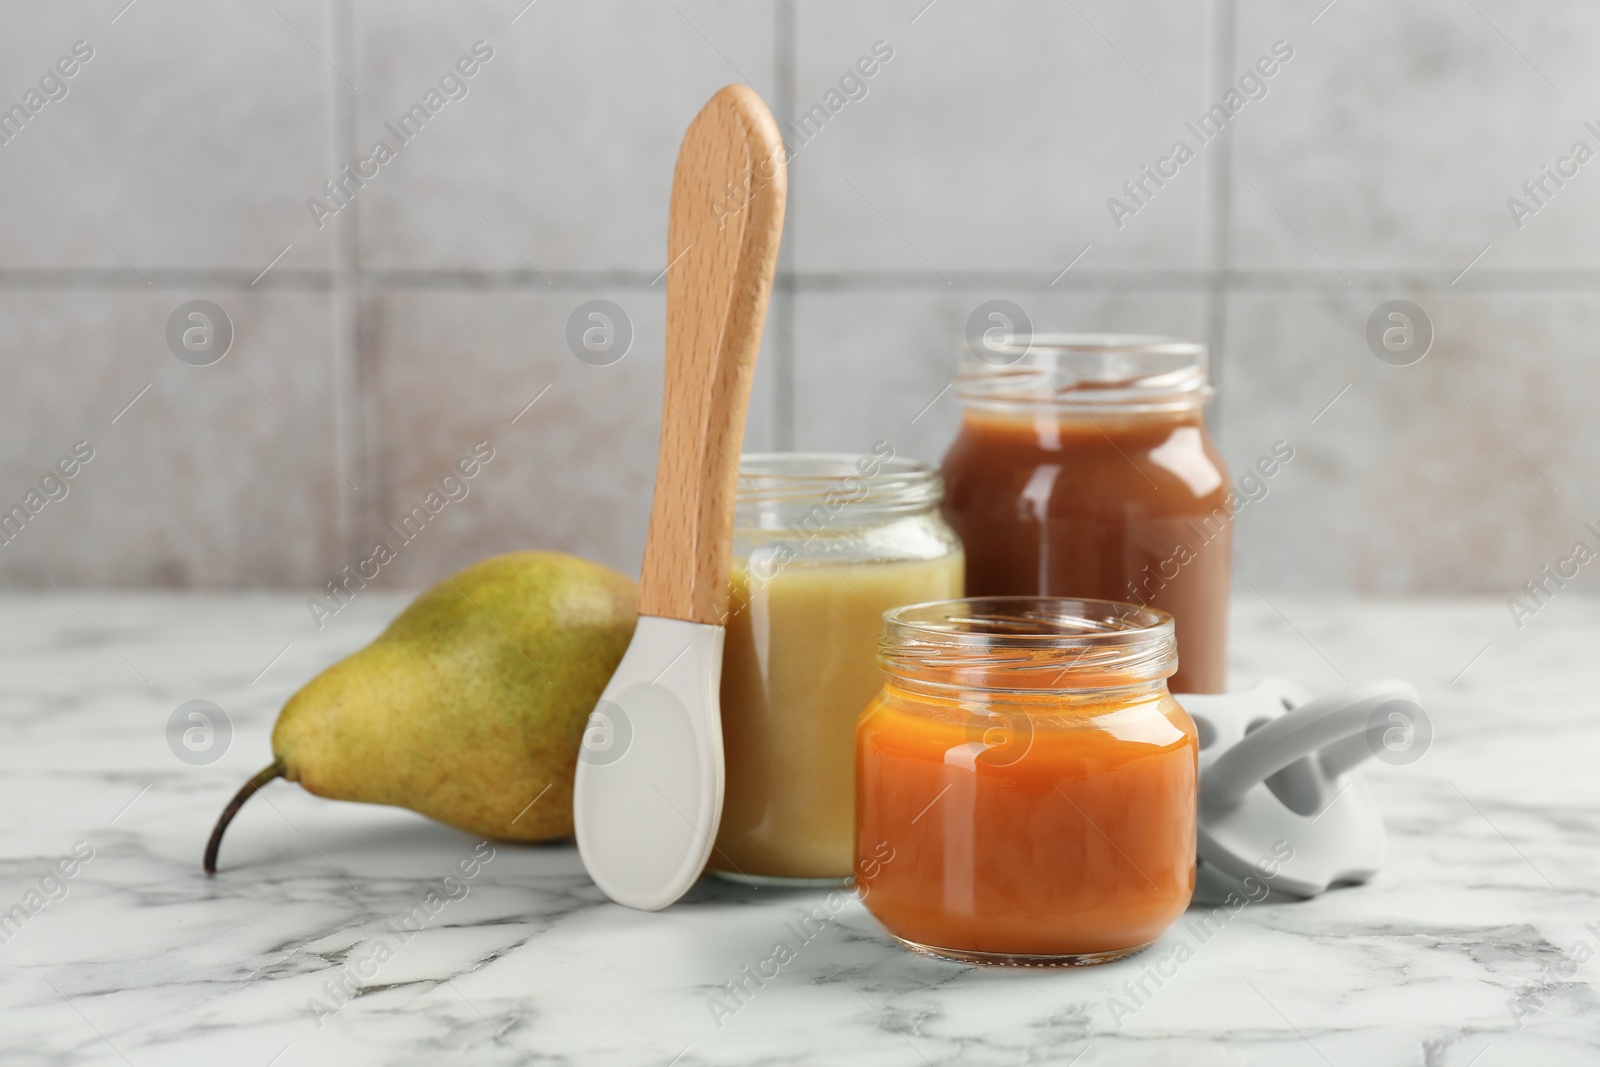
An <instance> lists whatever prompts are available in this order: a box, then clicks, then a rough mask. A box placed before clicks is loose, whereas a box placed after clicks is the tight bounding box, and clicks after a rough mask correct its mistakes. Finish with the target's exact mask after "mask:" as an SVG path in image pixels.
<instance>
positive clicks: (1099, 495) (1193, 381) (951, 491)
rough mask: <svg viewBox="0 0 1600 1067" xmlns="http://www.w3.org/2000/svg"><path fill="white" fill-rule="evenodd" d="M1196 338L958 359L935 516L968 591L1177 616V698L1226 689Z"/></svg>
mask: <svg viewBox="0 0 1600 1067" xmlns="http://www.w3.org/2000/svg"><path fill="white" fill-rule="evenodd" d="M1206 367H1207V357H1206V348H1205V346H1204V345H1201V344H1197V343H1194V342H1191V341H1179V340H1175V339H1172V338H1165V337H1123V336H1116V335H1109V334H1105V335H1102V334H1080V335H1056V336H1036V337H1034V338H1032V339H1031V341H1028V342H1019V343H1017V344H1016V345H1012V346H995V345H991V346H989V347H987V348H986V349H985V350H984V351H983V352H982V353H980V354H977V355H971V354H969V355H968V356H967V357H966V358H965V359H964V362H963V366H962V370H961V374H960V377H959V378H958V380H957V388H958V390H959V392H960V395H961V402H962V424H961V432H960V434H959V435H958V436H957V437H956V440H955V442H954V443H953V444H952V445H951V446H950V450H949V451H948V452H947V453H946V454H945V457H944V464H943V473H944V479H945V501H944V508H943V510H944V516H945V519H946V520H947V521H948V522H949V523H950V525H951V526H952V527H954V528H955V530H956V532H957V533H958V534H959V535H960V536H961V540H962V542H963V543H964V544H965V545H966V551H967V589H966V592H967V595H968V596H1009V595H1036V596H1070V597H1100V598H1104V599H1108V600H1118V601H1133V602H1135V603H1139V604H1145V605H1148V606H1150V607H1154V608H1158V609H1160V610H1162V611H1165V612H1167V613H1169V614H1170V615H1172V617H1173V618H1174V619H1175V620H1176V622H1177V634H1178V672H1177V674H1176V675H1175V676H1174V678H1173V681H1172V688H1173V689H1174V691H1176V692H1179V693H1220V692H1223V691H1224V690H1225V689H1226V688H1227V685H1226V683H1227V633H1228V585H1229V569H1230V553H1231V543H1232V531H1233V514H1234V511H1235V510H1236V508H1237V506H1238V497H1237V496H1236V495H1235V494H1233V493H1232V492H1231V491H1230V489H1229V486H1228V476H1227V472H1226V471H1225V469H1224V467H1223V463H1222V456H1221V455H1220V454H1219V453H1218V451H1217V447H1216V444H1215V443H1214V442H1213V441H1212V439H1211V434H1210V433H1209V432H1208V431H1207V430H1206V423H1205V405H1206V402H1207V401H1208V400H1210V398H1211V395H1212V389H1211V384H1210V381H1209V379H1208V375H1207V370H1206Z"/></svg>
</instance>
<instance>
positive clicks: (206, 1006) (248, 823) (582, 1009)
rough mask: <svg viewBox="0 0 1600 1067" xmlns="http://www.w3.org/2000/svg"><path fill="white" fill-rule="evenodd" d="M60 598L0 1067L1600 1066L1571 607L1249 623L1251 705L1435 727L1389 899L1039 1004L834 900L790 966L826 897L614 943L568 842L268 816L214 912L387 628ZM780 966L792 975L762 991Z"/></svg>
mask: <svg viewBox="0 0 1600 1067" xmlns="http://www.w3.org/2000/svg"><path fill="white" fill-rule="evenodd" d="M69 595H70V597H71V601H70V603H69V602H67V601H66V600H65V599H64V598H62V597H60V596H55V595H51V596H12V597H9V598H5V599H3V600H0V718H3V721H4V729H5V738H6V744H5V745H4V746H0V761H3V766H4V775H3V776H0V795H3V797H4V810H5V811H6V813H7V815H8V817H7V818H6V819H5V820H4V825H3V826H0V937H3V941H0V1062H4V1063H7V1064H12V1063H18V1064H69V1063H70V1064H79V1063H90V1064H99V1063H105V1064H136V1065H141V1067H142V1065H145V1064H151V1065H155V1064H161V1065H169V1064H191V1063H192V1064H216V1063H219V1062H221V1063H228V1064H232V1065H235V1067H266V1065H269V1064H272V1065H275V1067H292V1065H295V1064H324V1063H326V1064H364V1063H380V1064H435V1063H440V1062H465V1063H473V1064H506V1065H517V1064H537V1065H541V1067H543V1065H557V1064H559V1065H565V1064H596V1065H612V1064H615V1065H630V1067H631V1065H638V1064H660V1065H663V1067H666V1065H669V1064H677V1065H681V1067H688V1065H693V1064H718V1065H721V1064H727V1065H741V1067H767V1065H777V1064H801V1063H826V1064H872V1065H880V1064H887V1065H894V1064H903V1065H906V1067H917V1065H933V1064H957V1063H960V1064H977V1065H991V1064H993V1065H1000V1064H1030V1063H1052V1064H1081V1065H1085V1067H1088V1065H1093V1064H1122V1063H1127V1064H1142V1063H1176V1062H1183V1063H1187V1064H1195V1065H1204V1064H1230V1065H1231V1064H1241V1063H1242V1064H1252V1063H1260V1064H1274V1065H1279V1064H1287V1065H1293V1064H1307V1065H1313V1064H1328V1065H1335V1067H1345V1065H1349V1067H1365V1065H1386V1064H1423V1065H1440V1067H1446V1065H1449V1067H1467V1065H1469V1064H1470V1065H1476V1067H1495V1065H1500V1064H1505V1065H1510V1064H1528V1063H1538V1064H1567V1063H1572V1064H1584V1063H1595V1062H1600V994H1597V986H1596V973H1597V972H1596V968H1597V966H1600V964H1597V962H1596V961H1595V959H1594V957H1596V956H1597V955H1600V890H1597V889H1596V887H1597V886H1600V879H1597V875H1600V848H1597V845H1600V790H1597V788H1596V786H1595V784H1594V783H1595V775H1594V761H1595V759H1596V756H1597V755H1600V722H1597V721H1596V714H1595V710H1594V709H1595V702H1594V699H1593V697H1592V696H1591V694H1592V693H1593V692H1594V691H1595V683H1596V681H1597V680H1600V679H1597V677H1596V675H1597V673H1600V665H1597V663H1596V657H1595V656H1594V654H1593V653H1594V649H1595V648H1596V647H1597V642H1600V605H1597V604H1595V603H1594V602H1591V601H1584V600H1580V599H1578V598H1576V597H1574V598H1569V600H1568V601H1567V602H1563V603H1560V604H1557V605H1555V606H1554V607H1553V608H1552V609H1551V611H1550V612H1549V613H1548V617H1546V615H1544V614H1541V617H1540V618H1539V619H1538V620H1537V627H1529V628H1528V629H1527V630H1526V631H1514V630H1512V629H1511V628H1510V627H1509V626H1508V625H1507V624H1506V623H1505V621H1504V619H1503V618H1502V617H1501V615H1500V612H1501V611H1502V610H1503V609H1502V608H1501V607H1500V606H1499V605H1497V604H1494V603H1490V602H1486V601H1458V602H1450V603H1419V602H1395V603H1380V604H1373V603H1365V604H1363V603H1352V602H1348V601H1340V600H1329V599H1319V598H1313V597H1287V596H1285V597H1282V598H1280V597H1277V596H1274V597H1273V599H1272V602H1271V603H1266V602H1264V601H1263V600H1262V599H1260V598H1257V597H1253V596H1251V595H1249V594H1248V593H1246V594H1241V595H1240V597H1239V601H1238V603H1237V605H1236V611H1235V620H1234V657H1233V659H1234V675H1235V682H1236V684H1239V685H1245V684H1249V683H1250V682H1251V681H1253V680H1254V679H1255V678H1257V677H1260V676H1261V675H1263V674H1266V673H1275V674H1282V675H1286V676H1288V677H1292V678H1296V679H1298V680H1300V681H1302V682H1304V683H1305V684H1306V685H1308V686H1310V687H1311V688H1312V689H1314V690H1320V689H1325V688H1328V687H1331V686H1334V685H1337V684H1339V683H1340V679H1341V676H1343V677H1345V678H1348V679H1349V680H1351V681H1358V680H1362V679H1367V678H1376V677H1384V676H1390V675H1399V676H1402V677H1406V678H1408V679H1409V680H1411V681H1412V682H1414V683H1415V684H1417V686H1418V687H1419V689H1420V690H1421V692H1422V693H1423V696H1424V700H1425V706H1426V708H1427V711H1428V713H1429V715H1430V717H1431V720H1432V723H1433V727H1434V737H1433V741H1432V745H1431V748H1430V749H1429V750H1428V752H1427V753H1426V755H1424V756H1423V757H1422V758H1421V759H1420V760H1418V761H1417V762H1415V763H1413V764H1411V765H1408V766H1397V767H1391V766H1384V765H1378V764H1375V763H1373V764H1368V768H1369V773H1370V775H1371V777H1372V779H1373V782H1374V785H1375V788H1376V791H1377V794H1378V796H1379V799H1380V801H1381V803H1382V805H1383V808H1384V811H1385V816H1386V821H1387V825H1388V828H1389V833H1390V852H1389V857H1388V859H1387V861H1386V863H1385V866H1384V868H1383V870H1382V871H1381V872H1380V874H1379V875H1378V877H1377V878H1376V879H1375V880H1374V881H1373V882H1372V883H1371V884H1370V885H1367V886H1364V887H1359V888H1353V889H1344V890H1339V891H1335V892H1332V893H1329V894H1327V895H1326V896H1324V897H1322V898H1320V899H1318V900H1315V901H1311V902H1307V903H1299V904H1273V903H1260V904H1250V905H1247V906H1244V907H1242V908H1240V909H1239V910H1238V911H1237V912H1236V913H1231V914H1229V915H1228V917H1227V918H1226V921H1221V920H1214V921H1212V922H1211V923H1209V924H1208V923H1206V922H1205V921H1204V920H1205V912H1203V911H1202V909H1199V908H1196V909H1191V911H1190V913H1189V915H1188V916H1186V917H1185V920H1184V921H1183V922H1182V923H1180V924H1179V926H1177V927H1175V928H1174V930H1173V931H1172V932H1171V933H1169V934H1168V936H1167V937H1166V938H1164V939H1163V940H1162V941H1161V942H1160V943H1158V944H1157V945H1156V946H1155V947H1154V948H1152V949H1151V950H1149V951H1148V952H1146V953H1144V954H1142V955H1140V956H1136V957H1134V958H1132V959H1129V960H1126V961H1123V962H1120V963H1117V964H1111V965H1106V966H1102V967H1098V968H1088V969H1083V970H1076V971H1041V970H990V969H974V968H970V967H965V966H961V965H957V964H953V963H946V962H942V961H938V960H932V959H926V958H923V957H919V956H916V955H913V954H911V953H909V952H906V951H904V950H902V949H901V948H899V947H898V946H896V945H895V944H894V943H893V942H892V941H891V940H890V939H889V938H888V937H887V936H886V935H885V934H884V933H883V931H882V930H881V929H880V928H879V927H878V925H877V924H876V922H875V921H874V920H873V919H872V918H871V916H870V915H869V914H867V912H866V911H865V910H864V909H863V908H862V906H861V904H860V903H859V901H856V900H855V899H854V898H853V897H852V898H850V899H848V900H847V901H845V902H844V903H843V906H842V907H839V908H838V909H837V910H836V911H832V912H831V913H830V918H829V920H828V921H827V922H825V923H823V924H821V928H820V929H818V930H815V931H814V932H813V933H812V934H811V936H809V937H808V938H805V939H800V938H797V937H796V935H795V934H794V933H793V932H792V931H793V930H794V924H797V923H798V921H799V919H800V917H801V916H802V915H803V914H804V913H806V912H807V911H809V910H810V909H812V908H813V907H816V906H818V905H819V904H822V903H823V901H824V899H825V897H826V893H827V891H826V890H804V891H799V890H796V891H786V890H780V889H775V888H770V887H768V888H760V889H755V888H751V887H749V886H743V885H738V884H729V883H725V882H720V881H715V880H706V881H703V882H702V883H701V884H700V885H699V886H697V887H696V888H695V889H694V890H693V891H692V892H691V893H690V895H689V896H688V897H687V898H686V899H685V900H684V901H683V902H682V903H681V904H680V905H678V906H676V907H673V908H671V909H669V910H668V911H665V912H663V913H659V914H653V915H647V914H642V913H638V912H632V911H628V910H626V909H623V908H619V907H617V906H615V905H612V904H610V903H608V902H607V901H605V899H604V898H603V897H602V896H601V895H600V894H599V892H598V891H597V890H596V889H595V888H594V886H593V885H592V884H590V882H589V881H588V879H587V878H586V877H585V875H584V873H583V868H582V865H581V864H580V863H579V861H578V858H577V855H576V853H575V851H574V849H573V847H572V845H571V844H570V843H558V844H552V845H545V846H538V847H521V846H512V845H504V844H494V843H485V842H481V841H479V840H477V839H474V838H471V837H469V836H467V835H464V834H460V833H457V832H455V831H453V830H450V829H448V828H446V827H442V826H439V825H436V824H433V823H430V822H428V821H426V820H424V819H422V818H420V817H418V816H414V815H412V814H410V813H408V812H403V811H396V810H389V809H379V808H368V807H364V806H358V805H342V804H334V803H329V802H326V801H321V800H318V799H316V798H314V797H310V796H307V795H306V794H304V793H302V792H301V791H300V790H299V789H298V788H296V787H294V786H292V785H286V784H284V783H275V784H274V785H272V786H270V787H269V788H268V789H267V790H266V791H265V792H264V793H263V794H262V795H261V796H260V797H258V798H257V800H256V801H255V802H253V803H252V804H251V805H250V806H249V807H247V808H246V809H245V811H244V813H243V814H242V815H241V817H240V818H239V820H238V821H237V822H236V823H235V825H234V827H233V829H232V830H231V832H230V835H229V839H228V841H227V842H226V844H225V846H224V849H223V852H222V871H221V873H220V874H219V875H218V876H217V877H216V878H214V879H207V878H206V877H205V876H204V875H202V874H201V872H200V851H201V846H202V844H203V842H204V838H205V835H206V832H207V831H208V829H209V827H210V823H211V821H212V819H213V818H214V817H215V815H216V812H217V810H218V808H219V807H220V806H221V805H222V803H223V802H224V801H225V800H226V798H227V796H228V795H229V794H230V793H231V791H232V790H233V789H234V788H235V787H236V786H237V784H238V783H239V782H240V781H241V780H242V779H243V778H244V777H246V776H247V775H248V774H250V773H251V772H252V771H254V770H255V769H257V768H258V767H259V766H261V765H262V764H264V763H265V762H266V761H267V759H268V749H267V736H268V732H269V731H270V728H271V723H272V719H273V716H274V715H275V714H276V710H277V708H278V706H279V705H280V704H281V703H282V701H283V700H284V699H285V697H287V695H288V694H289V693H291V692H292V691H293V690H294V689H295V688H296V687H297V686H298V685H299V684H301V683H302V682H303V681H304V680H305V679H306V678H308V677H310V675H311V674H313V673H314V672H315V671H316V670H317V669H319V668H320V667H322V666H324V665H325V664H327V663H329V662H331V661H332V660H334V659H336V658H338V657H339V656H342V655H344V654H346V653H348V652H349V651H351V650H353V649H354V648H356V647H359V646H360V645H361V644H363V643H365V642H366V641H367V640H370V639H371V637H372V636H373V635H374V634H375V633H376V632H377V630H378V629H379V628H380V627H381V626H382V624H383V622H384V621H385V620H386V619H387V618H388V616H389V615H390V614H392V613H393V612H394V611H395V610H397V609H398V607H399V606H400V604H401V601H400V600H397V599H396V598H394V597H391V596H376V595H375V596H372V597H370V598H367V599H364V600H360V601H357V603H356V604H354V605H352V607H351V608H350V609H349V610H348V611H347V612H342V613H341V614H340V616H339V617H338V618H337V619H336V620H334V621H333V622H332V623H331V624H330V625H329V626H328V627H327V628H326V629H325V630H322V631H318V630H316V629H315V628H314V627H313V626H312V625H311V624H310V622H309V620H308V618H307V616H306V614H305V611H304V606H303V604H301V603H300V602H299V601H298V600H296V599H295V598H292V597H278V596H265V595H256V596H216V597H196V596H146V595H124V596H107V595H92V594H86V593H85V594H79V593H71V594H69ZM1485 645H1488V646H1490V651H1489V652H1488V653H1486V654H1484V655H1482V656H1481V657H1479V658H1478V659H1477V660H1475V661H1474V660H1473V657H1474V656H1475V655H1476V654H1477V653H1478V652H1479V650H1480V649H1482V648H1483V647H1484V646H1485ZM285 646H287V650H286V651H284V652H283V655H282V656H281V658H279V659H277V660H276V661H274V660H273V657H274V656H277V655H278V653H279V652H280V650H284V649H285ZM1469 661H1471V662H1470V665H1469ZM1464 668H1465V670H1464ZM196 698H203V699H207V700H212V701H214V702H216V703H217V704H218V705H220V706H221V707H222V708H223V709H224V710H225V711H226V712H227V713H228V716H229V718H230V720H231V723H232V728H233V736H232V740H231V743H230V745H229V747H228V750H227V752H226V753H225V754H224V755H223V756H222V757H221V758H220V759H218V760H217V761H216V762H214V763H211V764H209V765H204V766H190V765H188V764H185V763H183V762H181V761H179V760H178V759H177V758H176V757H175V756H174V755H173V754H172V752H171V751H170V750H169V748H168V746H167V741H166V733H165V731H166V726H167V720H168V717H169V716H170V715H171V713H172V711H173V710H174V709H175V708H176V707H177V706H178V705H179V704H181V703H183V702H184V701H186V700H191V699H196ZM84 857H87V858H84ZM68 868H70V869H71V872H72V873H71V874H70V876H69V875H65V874H63V873H62V871H64V870H66V869H68ZM469 872H470V873H469ZM14 905H18V906H20V907H21V912H20V913H19V912H16V911H12V910H11V909H12V908H13V906H14ZM35 905H37V907H35ZM8 912H9V913H10V914H11V915H12V919H11V920H10V924H9V925H7V922H6V919H5V916H6V914H7V913H8ZM19 914H20V915H21V918H17V917H16V916H18V915H19ZM779 939H785V940H786V941H787V942H788V943H789V944H790V945H791V948H792V949H793V953H792V958H790V959H788V960H787V961H786V962H785V963H784V964H783V965H782V967H781V968H780V969H779V972H778V974H777V976H776V977H774V978H770V979H762V980H759V981H752V980H751V979H749V978H748V977H747V976H748V975H750V974H752V973H754V972H755V969H756V965H757V964H758V963H759V962H760V961H762V960H764V959H767V958H768V957H769V956H771V954H772V951H773V947H774V945H775V943H776V942H777V941H778V940H779Z"/></svg>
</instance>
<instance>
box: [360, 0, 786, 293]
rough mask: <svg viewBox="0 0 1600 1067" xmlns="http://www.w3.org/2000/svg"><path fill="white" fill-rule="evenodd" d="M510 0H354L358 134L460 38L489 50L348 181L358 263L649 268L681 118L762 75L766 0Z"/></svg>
mask: <svg viewBox="0 0 1600 1067" xmlns="http://www.w3.org/2000/svg"><path fill="white" fill-rule="evenodd" d="M521 7H522V4H520V3H514V2H513V3H494V4H489V3H482V2H477V3H461V4H453V5H449V6H441V5H436V4H422V3H415V2H411V3H402V4H395V3H375V2H371V0H364V2H361V3H358V4H357V26H358V33H359V40H360V53H361V70H362V73H361V79H362V82H363V85H364V86H365V87H367V91H364V92H363V93H362V94H361V97H360V111H359V115H358V118H357V122H356V136H357V140H358V142H359V143H360V144H361V145H362V146H364V147H370V146H371V144H372V143H373V142H374V141H375V140H377V139H385V140H387V141H389V142H390V143H391V144H394V143H395V142H396V141H397V139H396V138H395V137H394V135H392V134H390V133H389V132H388V131H387V130H386V129H385V123H387V122H391V121H394V120H395V119H397V118H398V117H399V116H400V115H401V114H402V113H404V112H405V111H406V110H407V109H408V108H409V107H410V106H411V105H412V104H414V103H416V102H417V101H418V100H419V99H421V98H422V97H423V96H424V94H426V93H427V91H428V90H429V89H430V88H433V87H434V86H435V84H436V83H437V82H438V80H439V78H440V77H441V76H442V75H444V74H445V73H446V72H447V70H448V69H449V67H450V65H451V64H452V63H454V62H455V61H456V60H457V59H458V58H459V57H461V56H463V55H465V54H467V53H468V51H469V50H470V48H471V47H472V45H473V44H474V42H476V41H479V40H482V41H484V42H486V44H487V45H488V47H489V48H492V49H493V53H494V54H493V58H492V59H490V60H489V61H488V62H487V63H486V64H484V65H483V66H482V67H481V68H480V69H479V70H478V72H477V73H476V74H475V75H474V76H473V77H472V78H471V79H470V80H468V81H467V82H466V86H467V95H466V96H465V97H463V98H461V99H459V100H455V101H452V102H450V103H448V104H446V105H445V106H444V107H443V108H442V109H441V110H440V112H439V113H438V115H437V116H435V117H434V118H432V119H431V120H430V121H429V122H428V123H427V125H426V126H425V128H424V130H423V131H422V133H420V134H418V135H417V136H416V138H415V139H414V140H413V141H411V142H410V143H408V144H406V145H405V146H404V147H403V148H401V149H400V152H399V154H398V155H397V158H396V159H394V160H393V161H392V162H390V163H389V164H387V165H386V166H384V167H382V168H380V169H379V171H378V175H377V177H376V178H374V179H373V181H372V182H371V183H370V184H369V185H368V186H366V187H365V188H363V189H362V190H361V191H360V193H359V194H358V198H357V203H358V204H359V206H360V211H361V220H362V248H363V262H364V264H365V265H366V266H367V267H370V268H377V269H404V268H430V269H440V268H454V269H463V268H476V269H512V270H527V269H529V264H532V265H533V266H534V267H535V268H537V269H540V270H544V271H556V270H569V271H570V270H590V271H598V270H628V271H644V272H647V273H649V274H653V273H654V272H656V271H658V270H660V269H662V268H663V267H665V266H666V225H667V202H668V197H669V193H670V190H671V185H672V171H673V165H674V162H675V160H676V158H677V151H678V143H679V141H680V140H681V139H682V137H683V132H684V130H685V129H686V128H687V127H688V125H689V122H690V120H692V119H693V118H694V116H695V114H696V113H697V112H698V111H699V110H700V108H701V107H702V106H703V105H704V104H705V102H706V100H707V99H709V98H710V96H711V95H712V94H713V93H714V92H716V90H717V89H719V88H721V87H722V86H723V85H726V84H728V83H729V82H736V81H745V80H747V79H748V80H751V81H753V83H754V84H755V85H756V87H757V88H758V89H759V90H760V91H761V92H762V93H763V94H764V95H766V97H767V98H768V100H769V101H770V100H771V99H772V94H773V92H774V91H775V88H776V86H775V81H774V74H773V69H774V59H773V57H774V43H773V31H772V15H771V5H770V4H767V3H736V2H733V0H674V2H673V3H671V4H654V3H652V4H640V3H636V2H631V0H594V2H585V3H582V4H578V3H563V2H558V0H543V2H541V3H538V4H536V5H534V6H532V7H530V8H528V9H526V10H525V11H524V12H523V13H522V14H521V16H520V17H518V16H517V13H518V9H519V8H521ZM513 18H516V22H515V23H514V24H513V23H512V22H511V20H512V19H513ZM458 91H459V90H458ZM452 184H453V185H454V186H455V188H452V187H451V186H452Z"/></svg>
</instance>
